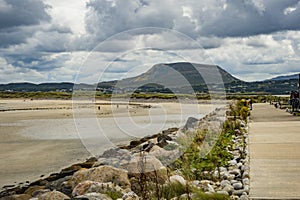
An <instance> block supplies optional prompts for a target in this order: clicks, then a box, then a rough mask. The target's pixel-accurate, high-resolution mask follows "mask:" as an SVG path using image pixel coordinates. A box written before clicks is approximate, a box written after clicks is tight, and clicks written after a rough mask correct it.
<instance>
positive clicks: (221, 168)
mask: <svg viewBox="0 0 300 200" xmlns="http://www.w3.org/2000/svg"><path fill="white" fill-rule="evenodd" d="M227 171H228V170H227V168H226V167H220V172H227Z"/></svg>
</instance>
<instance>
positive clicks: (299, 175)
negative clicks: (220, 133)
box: [249, 104, 300, 199]
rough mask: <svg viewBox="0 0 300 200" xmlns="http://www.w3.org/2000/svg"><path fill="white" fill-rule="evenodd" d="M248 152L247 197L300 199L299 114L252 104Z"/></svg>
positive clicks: (269, 106)
mask: <svg viewBox="0 0 300 200" xmlns="http://www.w3.org/2000/svg"><path fill="white" fill-rule="evenodd" d="M249 151H250V177H251V179H250V197H251V199H300V117H295V116H292V115H290V114H288V113H286V112H285V111H283V110H279V109H275V108H274V106H271V105H269V104H253V111H252V112H251V117H250V127H249Z"/></svg>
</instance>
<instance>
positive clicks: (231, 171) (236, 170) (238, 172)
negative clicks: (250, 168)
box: [229, 169, 241, 176]
mask: <svg viewBox="0 0 300 200" xmlns="http://www.w3.org/2000/svg"><path fill="white" fill-rule="evenodd" d="M229 174H234V175H235V176H240V175H241V170H239V169H233V170H230V171H229Z"/></svg>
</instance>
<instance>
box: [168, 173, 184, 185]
mask: <svg viewBox="0 0 300 200" xmlns="http://www.w3.org/2000/svg"><path fill="white" fill-rule="evenodd" d="M170 182H171V183H176V182H178V183H180V184H182V185H185V184H186V180H185V179H184V178H183V177H182V176H179V175H173V176H171V177H170Z"/></svg>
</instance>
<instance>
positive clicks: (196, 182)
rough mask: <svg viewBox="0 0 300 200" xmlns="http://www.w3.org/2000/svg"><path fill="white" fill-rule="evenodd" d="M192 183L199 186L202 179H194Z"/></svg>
mask: <svg viewBox="0 0 300 200" xmlns="http://www.w3.org/2000/svg"><path fill="white" fill-rule="evenodd" d="M192 184H193V185H194V186H196V187H197V186H198V185H199V184H200V181H198V180H194V181H192Z"/></svg>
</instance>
